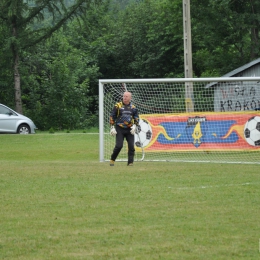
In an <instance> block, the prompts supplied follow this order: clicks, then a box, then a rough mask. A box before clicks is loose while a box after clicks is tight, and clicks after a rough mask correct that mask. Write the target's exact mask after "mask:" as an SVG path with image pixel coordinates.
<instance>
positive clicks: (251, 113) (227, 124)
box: [99, 77, 260, 164]
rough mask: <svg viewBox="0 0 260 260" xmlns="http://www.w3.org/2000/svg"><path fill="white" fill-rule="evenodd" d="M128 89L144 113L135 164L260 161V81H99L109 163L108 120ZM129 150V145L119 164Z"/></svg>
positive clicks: (103, 157) (103, 151) (103, 150)
mask: <svg viewBox="0 0 260 260" xmlns="http://www.w3.org/2000/svg"><path fill="white" fill-rule="evenodd" d="M125 91H129V92H131V93H132V102H133V104H135V105H136V107H137V108H138V111H139V115H140V125H139V126H138V130H137V132H136V134H135V150H136V156H135V160H136V161H174V162H216V163H217V162H222V163H252V164H259V163H260V162H259V155H260V111H259V110H260V77H236V78H235V77H231V78H189V79H188V78H186V79H119V80H100V81H99V135H100V138H99V139H100V145H99V148H100V158H99V159H100V161H101V162H104V161H108V160H110V156H111V153H112V151H113V148H114V145H115V137H112V136H110V135H109V132H110V125H109V116H110V112H111V110H112V108H113V106H114V105H115V103H117V102H119V101H121V100H122V96H123V93H124V92H125ZM127 150H128V148H127V143H126V142H125V143H124V147H123V149H122V151H121V153H120V155H119V157H118V159H117V161H127Z"/></svg>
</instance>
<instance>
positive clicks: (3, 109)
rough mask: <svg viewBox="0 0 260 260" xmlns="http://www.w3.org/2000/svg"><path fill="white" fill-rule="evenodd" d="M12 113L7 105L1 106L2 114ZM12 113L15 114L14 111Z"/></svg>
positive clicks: (0, 111)
mask: <svg viewBox="0 0 260 260" xmlns="http://www.w3.org/2000/svg"><path fill="white" fill-rule="evenodd" d="M10 113H12V111H11V110H9V109H8V108H6V107H2V106H0V114H4V115H9V114H10ZM12 114H13V113H12Z"/></svg>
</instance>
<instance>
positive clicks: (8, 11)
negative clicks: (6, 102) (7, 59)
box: [0, 0, 102, 113]
mask: <svg viewBox="0 0 260 260" xmlns="http://www.w3.org/2000/svg"><path fill="white" fill-rule="evenodd" d="M101 1H102V0H94V1H91V0H77V1H73V4H72V5H69V6H66V5H65V3H66V2H67V1H64V0H38V1H36V0H35V1H29V0H26V1H20V0H2V1H1V3H0V21H1V23H2V24H3V25H4V26H6V27H7V28H9V37H7V39H6V42H5V44H6V46H8V47H9V49H10V50H11V53H12V64H13V75H14V89H15V108H16V111H17V112H19V113H23V109H22V98H21V77H20V70H19V64H20V59H21V55H22V52H23V51H24V50H27V49H28V48H29V47H32V46H35V45H36V44H38V43H39V42H41V41H43V40H45V39H48V38H50V37H51V35H52V34H53V33H54V32H55V31H57V30H58V29H59V28H61V26H62V25H64V24H65V23H66V21H68V20H69V19H71V18H73V17H77V16H79V15H84V13H85V11H86V9H87V8H88V6H89V5H90V4H92V3H99V2H101ZM46 18H48V19H49V20H50V23H45V24H42V23H39V22H40V21H43V20H44V19H46Z"/></svg>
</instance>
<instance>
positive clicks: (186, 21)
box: [182, 0, 194, 113]
mask: <svg viewBox="0 0 260 260" xmlns="http://www.w3.org/2000/svg"><path fill="white" fill-rule="evenodd" d="M182 3H183V41H184V70H185V78H192V77H193V73H192V48H191V22H190V0H183V1H182ZM185 104H186V112H187V113H189V112H194V104H193V83H192V82H185Z"/></svg>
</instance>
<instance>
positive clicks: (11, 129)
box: [0, 104, 37, 134]
mask: <svg viewBox="0 0 260 260" xmlns="http://www.w3.org/2000/svg"><path fill="white" fill-rule="evenodd" d="M36 129H37V127H36V126H35V124H34V123H33V121H32V120H31V119H30V118H28V117H26V116H23V115H21V114H19V113H17V112H15V111H14V110H12V109H11V108H9V107H7V106H5V105H3V104H0V133H14V134H34V133H35V130H36Z"/></svg>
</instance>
